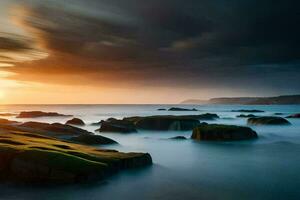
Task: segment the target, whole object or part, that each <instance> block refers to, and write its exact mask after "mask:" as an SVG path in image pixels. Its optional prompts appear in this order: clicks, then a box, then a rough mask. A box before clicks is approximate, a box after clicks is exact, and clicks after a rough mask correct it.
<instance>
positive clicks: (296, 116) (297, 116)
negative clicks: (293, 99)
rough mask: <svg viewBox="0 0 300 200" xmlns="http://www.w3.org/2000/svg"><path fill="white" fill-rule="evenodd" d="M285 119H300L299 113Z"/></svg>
mask: <svg viewBox="0 0 300 200" xmlns="http://www.w3.org/2000/svg"><path fill="white" fill-rule="evenodd" d="M286 118H300V113H297V114H293V115H290V116H287V117H286Z"/></svg>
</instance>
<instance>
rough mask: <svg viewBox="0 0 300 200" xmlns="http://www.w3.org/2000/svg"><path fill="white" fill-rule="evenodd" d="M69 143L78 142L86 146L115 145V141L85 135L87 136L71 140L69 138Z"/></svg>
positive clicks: (99, 136)
mask: <svg viewBox="0 0 300 200" xmlns="http://www.w3.org/2000/svg"><path fill="white" fill-rule="evenodd" d="M70 141H73V142H78V143H80V144H87V145H97V144H116V143H117V142H116V141H114V140H112V139H110V138H107V137H104V136H101V135H87V134H83V135H79V136H75V137H72V138H70Z"/></svg>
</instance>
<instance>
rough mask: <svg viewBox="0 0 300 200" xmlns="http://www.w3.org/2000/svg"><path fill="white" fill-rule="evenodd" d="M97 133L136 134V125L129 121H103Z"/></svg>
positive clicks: (111, 119)
mask: <svg viewBox="0 0 300 200" xmlns="http://www.w3.org/2000/svg"><path fill="white" fill-rule="evenodd" d="M96 131H99V132H117V133H135V132H137V130H136V128H135V125H134V124H133V123H132V122H130V121H127V120H117V119H114V118H110V119H107V120H106V121H101V127H100V128H99V129H97V130H96Z"/></svg>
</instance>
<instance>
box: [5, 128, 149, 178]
mask: <svg viewBox="0 0 300 200" xmlns="http://www.w3.org/2000/svg"><path fill="white" fill-rule="evenodd" d="M0 133H1V137H4V138H5V139H0V163H1V166H0V178H1V180H9V181H22V182H27V183H39V184H48V183H77V182H83V181H92V180H103V179H105V178H107V177H108V176H111V175H113V174H115V173H117V172H119V171H120V170H124V169H128V168H137V167H145V166H148V165H151V164H152V158H151V156H150V155H149V154H148V153H121V152H117V151H111V150H102V149H96V148H92V147H89V146H84V145H79V144H74V143H67V142H63V141H60V140H57V139H54V138H50V137H44V136H42V135H39V134H35V133H34V132H24V131H22V132H20V131H17V132H16V131H12V130H10V129H5V128H3V127H2V128H1V129H0Z"/></svg>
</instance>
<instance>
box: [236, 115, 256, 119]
mask: <svg viewBox="0 0 300 200" xmlns="http://www.w3.org/2000/svg"><path fill="white" fill-rule="evenodd" d="M236 117H239V118H250V117H257V116H256V115H253V114H249V115H244V114H241V115H238V116H236Z"/></svg>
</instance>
